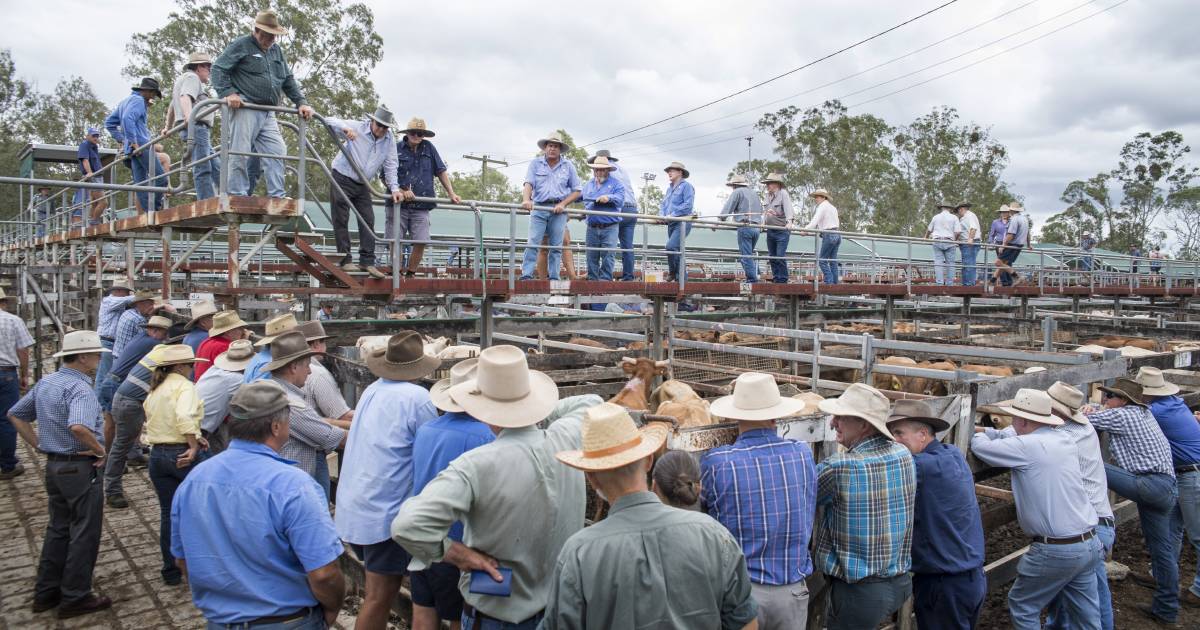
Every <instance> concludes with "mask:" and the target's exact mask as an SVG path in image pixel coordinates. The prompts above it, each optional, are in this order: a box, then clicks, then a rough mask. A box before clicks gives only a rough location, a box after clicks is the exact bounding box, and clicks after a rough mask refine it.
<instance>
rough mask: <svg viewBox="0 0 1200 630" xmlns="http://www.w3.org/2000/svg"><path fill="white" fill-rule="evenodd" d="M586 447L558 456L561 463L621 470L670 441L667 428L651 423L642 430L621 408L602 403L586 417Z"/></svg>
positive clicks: (584, 415)
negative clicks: (622, 467)
mask: <svg viewBox="0 0 1200 630" xmlns="http://www.w3.org/2000/svg"><path fill="white" fill-rule="evenodd" d="M581 432H582V433H583V448H582V449H581V450H577V451H562V452H560V453H557V454H555V457H557V458H558V461H560V462H562V463H564V464H566V465H568V466H570V467H571V468H577V469H579V470H585V471H593V472H596V471H604V470H612V469H614V468H620V467H621V466H624V465H626V464H632V463H633V462H636V461H638V460H639V459H644V458H646V457H649V456H650V455H653V454H654V453H656V452H658V450H659V449H661V448H662V447H663V444H665V443H666V441H667V426H666V425H665V424H662V423H658V422H655V423H651V424H648V425H646V426H644V427H642V428H641V429H638V427H637V425H636V424H634V422H633V418H632V417H630V415H629V411H628V410H627V409H625V408H624V407H622V406H620V405H614V404H612V403H600V404H599V405H596V406H595V407H592V408H591V409H588V410H587V411H586V412H585V413H584V414H583V424H582V427H581Z"/></svg>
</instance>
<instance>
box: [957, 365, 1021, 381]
mask: <svg viewBox="0 0 1200 630" xmlns="http://www.w3.org/2000/svg"><path fill="white" fill-rule="evenodd" d="M962 369H964V370H966V371H968V372H974V373H976V374H983V375H985V376H995V377H998V378H1008V377H1010V376H1012V375H1013V374H1015V372H1013V369H1012V368H1010V367H1008V366H1000V365H974V364H972V363H968V364H966V365H964V366H962Z"/></svg>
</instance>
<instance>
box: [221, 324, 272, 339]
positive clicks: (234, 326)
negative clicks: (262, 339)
mask: <svg viewBox="0 0 1200 630" xmlns="http://www.w3.org/2000/svg"><path fill="white" fill-rule="evenodd" d="M249 325H250V324H247V323H246V322H242V323H240V324H236V325H233V326H226V327H224V328H209V329H208V338H209V339H212V338H213V337H220V336H221V335H224V334H225V333H227V332H229V331H231V330H237V329H239V328H245V327H247V326H249ZM267 343H270V342H269V341H268V342H267ZM264 345H266V344H264Z"/></svg>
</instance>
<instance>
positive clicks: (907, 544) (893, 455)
mask: <svg viewBox="0 0 1200 630" xmlns="http://www.w3.org/2000/svg"><path fill="white" fill-rule="evenodd" d="M916 491H917V480H916V471H915V469H914V467H913V461H912V455H911V454H909V452H908V449H907V448H905V447H903V446H901V445H900V444H897V443H895V442H893V441H891V440H889V439H887V438H885V437H883V436H882V435H877V436H875V437H872V438H869V439H867V440H865V441H863V442H861V443H859V444H858V445H857V446H855V447H854V448H852V449H850V450H849V451H847V452H845V453H838V454H837V455H834V456H832V457H830V458H829V459H826V460H825V461H823V462H821V464H820V465H819V466H817V506H818V507H824V508H825V515H824V518H823V519H822V521H821V526H820V527H819V528H818V529H817V547H816V561H817V568H818V569H820V570H821V572H822V573H825V574H826V575H830V576H833V577H835V578H838V579H841V580H844V581H846V582H850V583H854V582H858V581H860V580H862V579H864V578H868V577H882V578H887V577H894V576H897V575H900V574H902V573H905V572H907V571H908V570H909V567H910V566H911V565H912V555H911V547H912V535H913V508H914V504H915V497H916Z"/></svg>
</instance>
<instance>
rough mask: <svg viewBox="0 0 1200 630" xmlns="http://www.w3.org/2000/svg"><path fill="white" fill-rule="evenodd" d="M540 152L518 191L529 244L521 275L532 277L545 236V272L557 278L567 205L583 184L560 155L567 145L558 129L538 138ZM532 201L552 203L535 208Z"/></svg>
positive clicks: (579, 192) (522, 276)
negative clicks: (526, 221) (527, 223)
mask: <svg viewBox="0 0 1200 630" xmlns="http://www.w3.org/2000/svg"><path fill="white" fill-rule="evenodd" d="M537 145H538V148H539V149H541V150H542V154H541V155H539V156H537V157H536V158H534V159H533V161H532V162H530V163H529V168H528V169H526V171H525V185H524V186H523V187H522V192H521V207H522V208H524V209H525V210H528V211H530V212H529V245H528V246H527V247H526V248H525V257H524V259H523V260H522V262H521V279H522V280H532V279H533V271H534V266H535V264H536V263H537V258H538V249H537V248H538V247H539V246H540V245H541V244H542V238H543V237H545V238H547V239H548V243H549V247H550V250H549V251H550V253H549V254H548V255H547V258H546V261H547V263H546V264H547V266H546V269H547V274H548V275H549V277H550V279H551V280H558V279H559V277H560V273H559V271H560V269H561V263H562V244H563V232H564V231H565V230H566V228H567V214H566V209H567V205H568V204H570V203H571V202H573V201H575V200H576V199H578V198H579V195H580V194H581V192H582V190H583V185H582V184H580V182H579V174H578V173H576V172H575V164H574V163H573V162H571V160H568V159H567V158H566V157H564V156H563V153H564V152H565V151H566V150H567V149H568V148H569V147H568V146H567V142H566V140H565V139H563V137H562V134H560V133H558V132H557V131H556V132H554V133H552V134H550V135H548V136H546V137H545V138H542V139H541V140H538V143H537ZM534 205H538V206H553V208H552V209H551V210H534Z"/></svg>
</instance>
